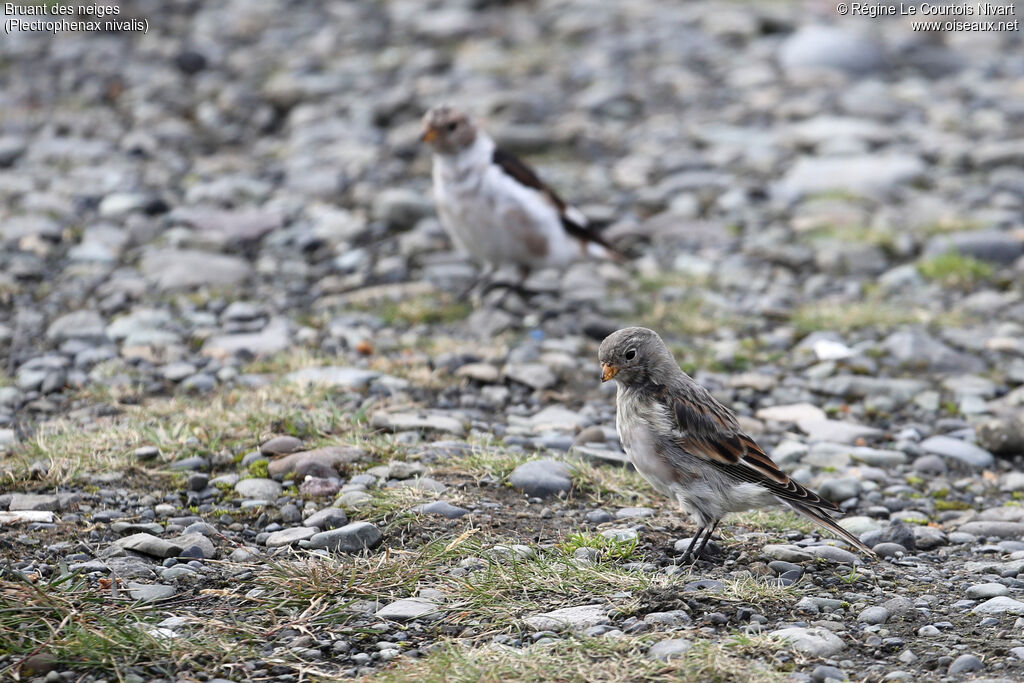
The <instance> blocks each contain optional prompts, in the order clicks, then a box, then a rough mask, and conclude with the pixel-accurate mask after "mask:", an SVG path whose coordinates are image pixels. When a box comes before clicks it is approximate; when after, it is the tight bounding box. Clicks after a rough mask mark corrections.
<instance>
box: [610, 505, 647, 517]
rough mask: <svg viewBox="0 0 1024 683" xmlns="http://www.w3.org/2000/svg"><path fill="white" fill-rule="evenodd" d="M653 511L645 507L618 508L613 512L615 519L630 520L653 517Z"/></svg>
mask: <svg viewBox="0 0 1024 683" xmlns="http://www.w3.org/2000/svg"><path fill="white" fill-rule="evenodd" d="M653 516H654V509H653V508H645V507H632V508H620V509H619V510H617V511H616V512H615V517H616V519H631V518H636V517H653Z"/></svg>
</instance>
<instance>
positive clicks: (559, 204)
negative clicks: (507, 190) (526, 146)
mask: <svg viewBox="0 0 1024 683" xmlns="http://www.w3.org/2000/svg"><path fill="white" fill-rule="evenodd" d="M491 160H492V161H493V162H494V163H495V164H497V165H498V167H499V168H500V169H501V170H502V171H504V172H505V174H506V175H508V176H511V177H512V178H514V179H515V180H516V181H518V182H519V183H520V184H522V185H525V186H526V187H532V188H533V189H535V190H537V191H538V192H540V193H541V194H542V195H543V196H544V197H545V198H546V199H547V200H548V201H549V202H551V204H552V205H553V206H554V207H555V209H557V211H558V216H559V218H560V219H561V221H562V227H563V228H565V231H566V232H567V233H569V234H570V235H572V236H573V237H575V238H577V239H580V240H584V241H587V242H594V243H596V244H600V245H601V246H602V247H604V248H605V249H608V250H609V251H611V252H613V253H616V254H617V253H619V252H618V250H617V249H616V248H615V247H613V246H612V245H610V244H609V243H608V241H607V240H605V238H604V237H602V236H601V233H599V232H597V231H596V230H594V229H592V228H588V227H587V225H586V223H585V222H582V223H581V222H580V221H577V220H573V219H572V218H571V217H570V215H569V213H570V211H569V205H568V204H566V203H565V200H563V199H562V198H561V197H559V196H558V193H557V192H555V191H554V190H552V189H551V188H550V187H549V186H548V185H547V184H546V183H545V182H544V181H543V180H541V179H540V177H539V176H538V175H537V174H536V173H535V172H534V170H533V169H532V168H530V167H529V166H528V165H526V164H525V163H523V161H522V160H520V159H519V157H517V156H515V155H514V154H511V153H509V152H506V151H505V150H503V149H501V148H500V147H495V148H494V154H493V155H492V157H491ZM574 211H575V212H576V213H577V214H579V211H578V210H574ZM580 215H581V216H582V214H580Z"/></svg>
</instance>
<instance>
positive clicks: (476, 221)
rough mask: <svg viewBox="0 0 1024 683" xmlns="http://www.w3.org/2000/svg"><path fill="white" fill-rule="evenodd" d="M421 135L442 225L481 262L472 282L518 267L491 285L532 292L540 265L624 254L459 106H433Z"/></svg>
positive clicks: (474, 258) (543, 266) (488, 287)
mask: <svg viewBox="0 0 1024 683" xmlns="http://www.w3.org/2000/svg"><path fill="white" fill-rule="evenodd" d="M421 139H422V141H423V142H425V143H426V144H427V145H429V146H430V148H431V149H432V151H433V163H434V166H433V179H434V199H435V201H436V203H437V213H438V215H439V217H440V219H441V224H442V225H443V226H444V229H445V230H446V231H447V233H448V235H449V236H450V237H451V239H452V241H453V242H454V243H455V246H456V247H458V248H459V249H460V250H462V251H463V252H465V253H467V254H469V255H470V257H472V258H473V260H475V261H477V262H478V263H480V264H481V265H482V266H483V271H482V273H481V275H480V277H478V278H477V280H476V281H475V282H474V284H473V286H475V285H476V284H479V283H480V282H481V281H483V280H485V279H488V278H490V277H492V276H493V275H494V274H495V273H496V272H497V271H498V269H500V268H502V267H504V266H515V267H516V269H517V270H518V275H519V281H518V282H517V283H515V284H507V283H497V282H493V283H490V284H489V285H487V288H486V289H491V288H492V287H495V286H505V287H510V288H512V289H515V290H517V291H519V292H520V293H522V294H531V293H533V292H530V291H529V290H527V289H526V288H525V287H524V285H523V283H524V282H525V280H526V278H527V276H529V274H530V273H531V272H532V271H534V270H537V269H541V268H548V267H555V268H564V267H566V266H568V265H569V264H570V263H572V262H574V261H576V260H579V259H582V258H585V257H588V256H594V257H599V258H605V257H619V253H618V252H617V251H616V250H615V248H614V247H612V246H611V245H610V244H609V243H608V242H607V241H606V240H605V239H604V238H603V237H602V236H601V234H600V233H599V232H598V231H597V230H596V229H594V228H593V227H591V226H590V225H589V224H588V221H587V218H586V216H584V215H583V214H582V213H581V212H580V211H579V210H578V209H577V208H576V207H574V206H571V205H569V204H566V202H565V201H563V200H562V198H561V197H559V196H558V194H557V193H556V192H555V191H554V190H552V189H551V188H550V187H548V186H547V185H546V184H544V182H543V181H542V180H541V179H540V178H539V177H538V176H537V174H536V173H535V172H534V171H533V169H531V168H530V167H529V166H527V165H526V164H524V163H523V162H522V161H520V160H519V159H518V158H516V157H515V156H514V155H512V154H510V153H508V152H505V151H504V150H502V149H501V148H499V147H498V146H497V145H496V144H495V142H494V140H492V139H491V137H490V136H488V135H487V133H485V132H484V131H482V130H481V129H480V128H478V127H477V126H476V124H475V123H474V122H473V121H472V120H471V119H470V118H469V117H468V116H467V115H466V114H465V113H463V112H462V111H460V110H459V109H456V108H454V107H449V106H440V107H435V108H433V109H431V110H430V111H428V112H427V113H426V114H425V115H424V117H423V135H422V137H421ZM471 289H472V287H471ZM485 291H486V290H485Z"/></svg>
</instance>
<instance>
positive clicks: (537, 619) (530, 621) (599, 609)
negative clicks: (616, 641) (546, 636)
mask: <svg viewBox="0 0 1024 683" xmlns="http://www.w3.org/2000/svg"><path fill="white" fill-rule="evenodd" d="M523 623H524V624H526V626H527V627H529V628H530V629H532V630H534V631H563V630H566V629H572V630H582V629H585V628H588V627H590V626H597V625H598V624H607V623H609V619H608V605H581V606H579V607H563V608H561V609H556V610H552V611H551V612H545V613H543V614H534V615H533V616H529V617H526V618H525V619H523Z"/></svg>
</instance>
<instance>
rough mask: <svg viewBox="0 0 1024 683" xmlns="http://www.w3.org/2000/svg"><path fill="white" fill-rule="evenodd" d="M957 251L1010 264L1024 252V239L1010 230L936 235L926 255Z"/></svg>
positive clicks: (977, 257) (986, 259) (932, 255)
mask: <svg viewBox="0 0 1024 683" xmlns="http://www.w3.org/2000/svg"><path fill="white" fill-rule="evenodd" d="M950 251H953V252H956V253H958V254H963V255H964V256H970V257H973V258H976V259H981V260H983V261H991V262H993V263H999V264H1002V265H1010V264H1012V263H1013V262H1014V261H1016V260H1017V258H1019V257H1020V256H1021V255H1022V254H1024V240H1021V239H1020V237H1018V236H1016V235H1014V234H1013V233H1010V232H1001V231H999V230H971V231H968V232H954V233H948V234H945V235H936V236H935V237H933V238H931V240H929V241H928V245H927V246H926V247H925V250H924V255H925V257H934V256H939V255H941V254H945V253H947V252H950Z"/></svg>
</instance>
